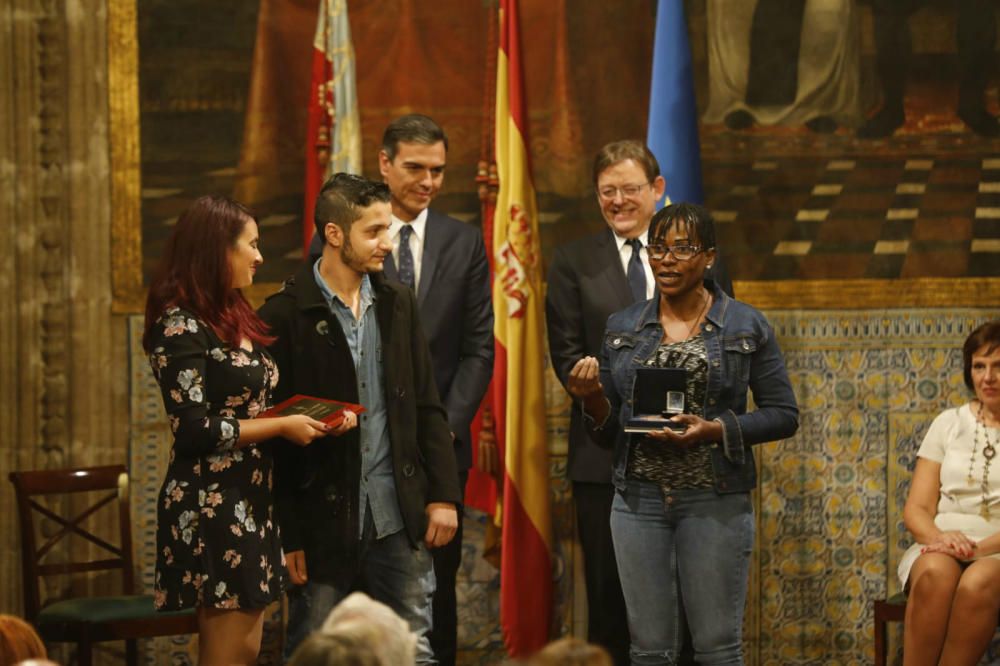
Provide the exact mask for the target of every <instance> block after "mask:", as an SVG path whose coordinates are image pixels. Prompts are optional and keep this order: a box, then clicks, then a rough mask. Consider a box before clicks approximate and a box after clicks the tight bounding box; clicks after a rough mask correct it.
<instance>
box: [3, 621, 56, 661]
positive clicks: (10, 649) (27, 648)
mask: <svg viewBox="0 0 1000 666" xmlns="http://www.w3.org/2000/svg"><path fill="white" fill-rule="evenodd" d="M46 657H48V654H46V652H45V644H44V643H42V639H41V638H39V637H38V634H37V633H35V630H34V629H33V628H32V626H31V625H30V624H28V623H27V622H25V621H24V620H22V619H21V618H19V617H14V616H13V615H2V614H0V666H13V665H14V664H16V663H18V662H21V661H24V660H26V659H44V658H46Z"/></svg>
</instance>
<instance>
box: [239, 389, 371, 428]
mask: <svg viewBox="0 0 1000 666" xmlns="http://www.w3.org/2000/svg"><path fill="white" fill-rule="evenodd" d="M346 410H350V411H352V412H354V413H355V414H360V413H361V412H363V411H365V408H364V407H362V406H361V405H355V404H354V403H351V402H340V401H339V400H328V399H326V398H314V397H313V396H311V395H293V396H292V397H291V398H289V399H288V400H285V401H283V402H281V403H279V404H277V405H275V406H274V407H272V408H271V409H268V410H266V411H264V412H261V413H260V414H258V416H257V417H258V418H261V417H264V418H266V417H275V416H291V415H292V414H305V415H306V416H310V417H312V418H314V419H316V420H317V421H322V422H323V423H325V424H327V425H328V426H330V427H333V428H336V427H337V426H338V425H340V422H341V421H343V420H344V411H346Z"/></svg>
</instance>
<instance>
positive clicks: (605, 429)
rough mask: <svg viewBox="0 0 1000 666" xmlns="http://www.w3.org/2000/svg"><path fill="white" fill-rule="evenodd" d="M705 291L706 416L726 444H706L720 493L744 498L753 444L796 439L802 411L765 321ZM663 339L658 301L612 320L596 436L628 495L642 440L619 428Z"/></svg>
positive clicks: (711, 286) (752, 476) (717, 292)
mask: <svg viewBox="0 0 1000 666" xmlns="http://www.w3.org/2000/svg"><path fill="white" fill-rule="evenodd" d="M705 288H706V289H708V290H709V291H710V292H711V293H712V295H713V297H714V299H715V300H714V302H713V303H712V307H711V309H710V310H709V311H708V314H707V315H706V317H705V322H704V323H703V324H702V326H701V334H702V337H703V339H704V340H705V349H706V351H707V353H708V385H707V387H706V392H705V415H704V417H705V419H706V420H709V421H711V420H713V419H714V420H717V421H719V422H720V423H721V424H722V431H723V438H722V442H715V443H712V444H708V445H707V446H710V447H711V448H712V471H713V474H714V481H715V490H716V491H717V492H719V493H733V492H746V491H749V490H750V489H751V488H753V487H754V485H755V484H756V482H757V473H756V469H755V467H754V461H753V453H752V451H751V450H750V445H752V444H760V443H761V442H770V441H775V440H779V439H785V438H786V437H791V436H792V435H793V434H795V431H796V430H797V429H798V425H799V421H798V415H799V410H798V406H797V404H796V402H795V394H794V393H793V392H792V385H791V383H790V382H789V381H788V372H787V371H786V370H785V362H784V359H783V358H782V355H781V350H780V349H779V348H778V343H777V341H776V340H775V337H774V331H773V330H772V329H771V325H770V324H768V322H767V319H765V318H764V315H763V314H761V313H760V312H759V311H758V310H756V309H754V308H753V307H751V306H749V305H747V304H746V303H741V302H740V301H737V300H734V299H732V298H730V297H729V296H728V295H726V293H725V292H723V291H722V290H721V289H719V288H718V287H717V286H716V285H715V283H714V282H712V281H711V280H706V281H705ZM662 339H663V328H662V327H661V326H660V320H659V296H658V295H657V296H655V297H653V298H652V299H650V300H648V301H645V302H641V303H635V304H634V305H632V306H630V307H628V308H626V309H624V310H622V311H620V312H616V313H615V314H613V315H611V316H610V317H609V318H608V324H607V328H606V330H605V333H604V345H603V348H602V350H601V360H600V364H601V383H602V384H603V386H604V394H605V396H607V398H608V401H609V402H610V403H611V413H610V417H609V418H608V420H607V421H606V422H605V423H604V424H602V425H601V426H594V425H591V429H592V430H593V431H594V432H595V434H597V435H598V437H599V439H600V440H601V443H603V444H604V445H605V446H610V445H611V439H612V438H614V446H615V463H614V464H615V468H614V473H613V475H612V482H613V483H614V484H615V486H616V487H617V488H619V489H620V490H624V489H625V470H626V469H627V467H628V456H629V453H630V451H631V448H632V437H641V435H631V434H628V433H626V432H624V430H623V429H622V427H621V425H620V424H622V423H625V422H626V421H627V420H628V419H629V418H630V417H631V415H632V405H631V398H632V385H633V383H634V382H635V374H636V373H635V371H636V368H638V367H640V366H641V365H643V363H644V362H645V361H646V359H648V358H649V357H650V356H652V355H653V353H655V351H656V347H657V345H659V344H660V342H661V340H662ZM747 388H749V389H750V391H751V392H752V393H753V398H754V403H755V404H756V409H755V410H754V411H752V412H747ZM588 420H589V419H588ZM591 423H592V422H591Z"/></svg>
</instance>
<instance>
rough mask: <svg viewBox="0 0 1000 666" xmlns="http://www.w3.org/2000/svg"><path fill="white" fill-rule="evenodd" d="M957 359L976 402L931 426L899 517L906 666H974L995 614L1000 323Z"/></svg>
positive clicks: (978, 333)
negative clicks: (908, 541)
mask: <svg viewBox="0 0 1000 666" xmlns="http://www.w3.org/2000/svg"><path fill="white" fill-rule="evenodd" d="M962 358H963V361H964V374H965V384H966V386H968V387H969V388H970V389H971V390H972V391H974V392H975V395H976V397H975V399H974V400H973V401H972V402H969V403H966V404H964V405H962V406H961V407H956V408H952V409H948V410H946V411H945V412H943V413H942V414H940V415H938V417H937V418H935V419H934V422H933V423H932V424H931V427H930V429H929V430H928V431H927V436H926V437H925V438H924V441H923V443H922V444H921V445H920V450H919V451H918V452H917V456H918V457H917V465H916V468H915V469H914V471H913V481H912V483H911V485H910V494H909V496H908V497H907V499H906V506H905V508H904V509H903V520H904V522H905V523H906V527H907V529H909V530H910V532H911V533H912V534H913V536H914V539H915V541H916V542H917V543H915V544H914V545H913V546H911V547H910V548H909V549H908V550H907V551H906V553H904V554H903V559H902V561H901V562H900V564H899V579H900V581H901V582H902V584H903V586H904V588H908V589H909V601H908V603H907V606H906V624H905V629H904V633H903V664H904V666H915V665H916V664H938V663H941V664H977V663H979V659H980V658H981V657H982V655H983V653H984V652H985V651H986V648H987V647H988V645H989V642H990V639H991V638H992V637H993V632H994V630H995V629H996V626H997V613H998V611H1000V460H994V458H995V456H996V454H997V451H998V449H1000V321H993V322H990V323H987V324H983V325H982V326H980V327H979V328H977V329H976V330H975V331H973V332H972V334H971V335H969V337H968V339H966V341H965V344H964V345H963V348H962Z"/></svg>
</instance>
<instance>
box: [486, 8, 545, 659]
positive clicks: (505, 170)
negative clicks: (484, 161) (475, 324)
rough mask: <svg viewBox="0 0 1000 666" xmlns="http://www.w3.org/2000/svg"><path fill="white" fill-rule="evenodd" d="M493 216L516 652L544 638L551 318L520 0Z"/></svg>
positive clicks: (511, 35)
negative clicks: (546, 315) (546, 316)
mask: <svg viewBox="0 0 1000 666" xmlns="http://www.w3.org/2000/svg"><path fill="white" fill-rule="evenodd" d="M499 45H500V48H499V50H498V53H497V92H496V161H497V176H498V179H499V191H498V193H497V203H496V211H495V213H494V218H493V268H494V273H493V275H494V279H493V307H494V313H495V317H496V319H495V324H494V333H495V335H496V363H495V366H494V371H493V391H494V397H495V400H496V404H495V406H494V419H495V428H496V435H497V442H498V443H500V444H501V445H502V446H503V465H504V484H503V536H502V544H501V560H500V625H501V628H502V629H503V634H504V642H505V643H506V645H507V651H508V653H509V654H510V655H511V656H514V657H519V656H523V655H528V654H530V653H532V652H535V651H536V650H538V649H539V648H541V647H542V646H544V645H545V644H546V642H548V639H549V620H550V615H551V607H552V565H551V552H552V530H551V512H550V500H549V465H548V449H547V442H546V430H545V390H544V376H543V371H544V367H545V351H544V350H545V341H544V333H545V325H544V321H543V312H544V305H543V301H542V284H541V276H540V272H541V248H540V242H539V238H538V210H537V204H536V201H535V190H534V185H533V184H532V181H531V168H530V164H529V161H528V132H527V130H528V118H527V114H526V113H525V106H526V105H525V100H524V82H523V79H522V71H523V70H522V64H521V49H520V47H521V44H520V37H519V34H518V11H517V0H500V44H499Z"/></svg>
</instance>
